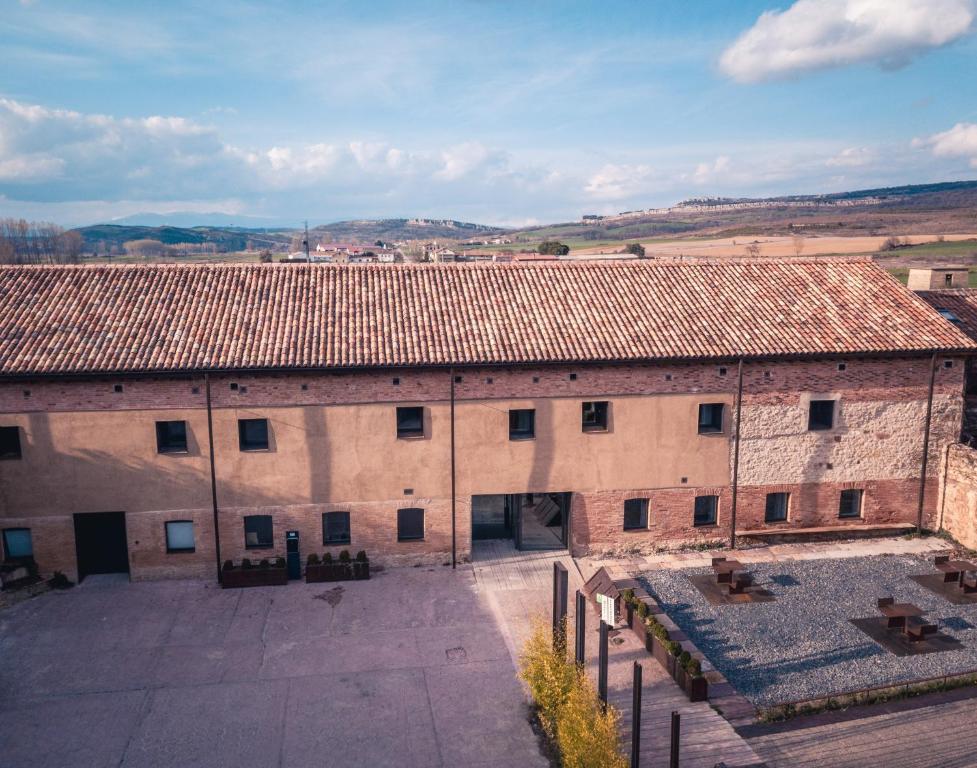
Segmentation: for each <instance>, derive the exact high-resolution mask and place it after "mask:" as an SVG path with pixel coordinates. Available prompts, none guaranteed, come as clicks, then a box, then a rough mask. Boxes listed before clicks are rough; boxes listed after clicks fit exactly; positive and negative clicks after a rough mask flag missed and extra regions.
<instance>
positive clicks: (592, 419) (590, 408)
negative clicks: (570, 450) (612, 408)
mask: <svg viewBox="0 0 977 768" xmlns="http://www.w3.org/2000/svg"><path fill="white" fill-rule="evenodd" d="M607 406H608V403H607V401H606V400H600V401H598V402H595V403H584V404H583V419H582V426H583V431H584V432H604V431H606V430H607Z"/></svg>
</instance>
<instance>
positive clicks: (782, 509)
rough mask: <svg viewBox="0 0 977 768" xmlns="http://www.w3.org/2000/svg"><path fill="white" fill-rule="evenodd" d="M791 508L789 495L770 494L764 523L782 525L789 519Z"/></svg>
mask: <svg viewBox="0 0 977 768" xmlns="http://www.w3.org/2000/svg"><path fill="white" fill-rule="evenodd" d="M789 506H790V494H789V493H768V494H767V508H766V511H765V512H764V514H763V521H764V522H765V523H782V522H783V521H784V520H786V519H787V508H788V507H789Z"/></svg>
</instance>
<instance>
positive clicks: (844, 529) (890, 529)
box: [736, 523, 916, 538]
mask: <svg viewBox="0 0 977 768" xmlns="http://www.w3.org/2000/svg"><path fill="white" fill-rule="evenodd" d="M915 529H916V525H915V524H914V523H877V524H873V525H822V526H818V527H816V528H790V527H784V528H756V529H751V530H746V531H737V532H736V535H737V536H747V537H753V538H764V537H773V536H817V535H818V534H828V533H904V532H906V531H912V530H915Z"/></svg>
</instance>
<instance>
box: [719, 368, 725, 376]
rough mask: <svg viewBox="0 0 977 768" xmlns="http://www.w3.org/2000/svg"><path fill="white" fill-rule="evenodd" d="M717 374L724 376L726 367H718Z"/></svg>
mask: <svg viewBox="0 0 977 768" xmlns="http://www.w3.org/2000/svg"><path fill="white" fill-rule="evenodd" d="M719 375H720V376H725V375H726V369H725V368H720V369H719Z"/></svg>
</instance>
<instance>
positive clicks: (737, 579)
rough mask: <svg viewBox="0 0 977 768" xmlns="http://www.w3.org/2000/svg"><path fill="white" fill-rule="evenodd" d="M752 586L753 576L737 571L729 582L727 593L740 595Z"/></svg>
mask: <svg viewBox="0 0 977 768" xmlns="http://www.w3.org/2000/svg"><path fill="white" fill-rule="evenodd" d="M752 586H753V576H752V575H751V574H749V573H737V574H736V575H734V576H733V579H732V581H730V584H729V594H731V595H742V594H743V593H744V592H745V591H746V590H747V589H748V588H749V587H752Z"/></svg>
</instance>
